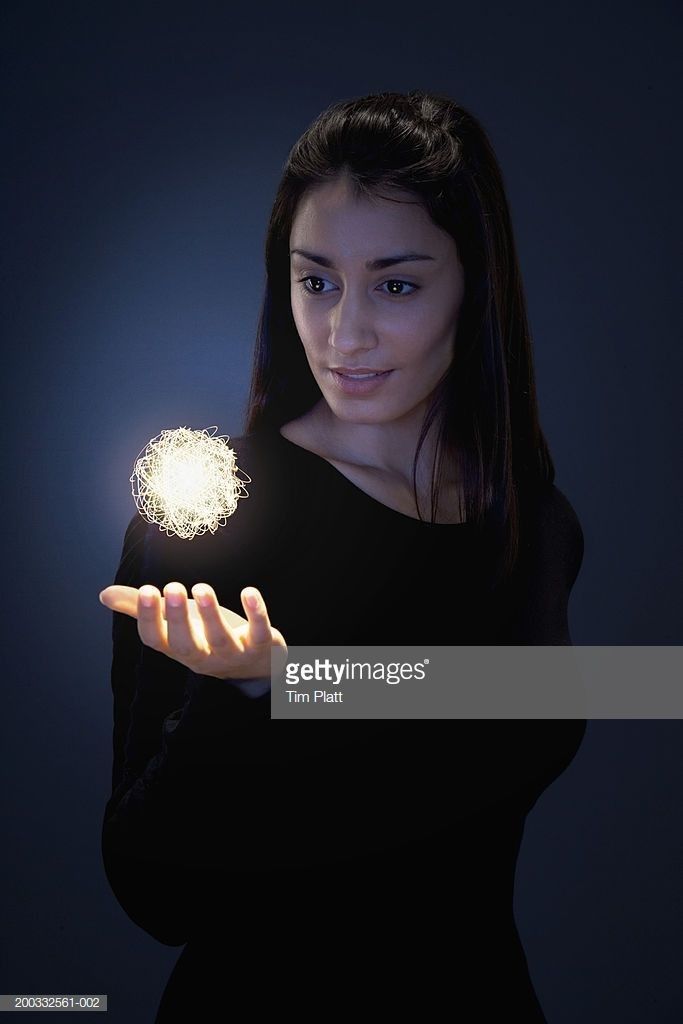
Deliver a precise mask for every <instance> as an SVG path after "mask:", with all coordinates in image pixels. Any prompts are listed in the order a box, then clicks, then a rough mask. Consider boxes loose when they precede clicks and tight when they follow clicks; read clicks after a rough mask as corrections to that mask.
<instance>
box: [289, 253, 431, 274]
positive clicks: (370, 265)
mask: <svg viewBox="0 0 683 1024" xmlns="http://www.w3.org/2000/svg"><path fill="white" fill-rule="evenodd" d="M295 254H296V255H299V256H303V257H304V258H305V259H307V260H311V262H312V263H319V264H320V266H321V267H328V268H329V269H330V270H336V269H337V268H336V267H335V265H334V263H333V262H332V260H329V259H328V258H327V257H326V256H317V255H316V254H315V253H312V252H306V251H305V250H304V249H290V250H289V255H290V256H294V255H295ZM434 259H436V257H435V256H427V255H425V254H424V253H420V252H402V253H399V254H398V255H397V256H382V257H381V258H380V259H377V260H367V262H366V264H365V266H366V268H367V269H368V270H384V268H385V267H393V266H394V264H396V263H412V262H413V261H415V260H434Z"/></svg>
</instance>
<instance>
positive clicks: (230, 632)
mask: <svg viewBox="0 0 683 1024" xmlns="http://www.w3.org/2000/svg"><path fill="white" fill-rule="evenodd" d="M192 595H193V598H194V600H193V599H192V598H188V596H187V591H186V590H185V587H184V586H183V584H182V583H167V584H166V586H165V587H164V594H163V597H162V595H161V594H160V592H159V590H158V589H157V588H156V587H153V586H151V585H149V584H145V585H144V586H142V587H140V588H139V589H138V588H137V587H124V586H119V585H118V584H114V585H113V586H110V587H105V589H104V590H103V591H102V592H101V593H100V601H101V602H102V604H103V605H105V606H106V607H107V608H110V609H111V610H112V611H115V612H122V613H123V614H124V615H130V616H131V617H132V618H134V619H137V622H138V633H139V635H140V639H141V640H142V642H143V644H145V645H146V646H147V647H151V648H153V649H154V650H155V651H160V652H161V653H162V654H166V655H167V656H168V657H169V658H173V659H174V660H175V661H179V662H180V664H181V665H185V666H187V668H189V669H191V670H192V671H193V672H197V673H198V674H200V675H205V676H215V677H216V678H217V679H255V678H263V677H266V676H267V677H270V675H271V653H272V651H273V648H277V649H279V651H280V653H281V654H282V655H283V662H284V660H285V659H286V654H287V645H286V643H285V640H284V637H283V636H282V634H281V633H280V631H279V630H277V629H274V628H273V627H272V626H271V624H270V619H269V617H268V611H267V609H266V604H265V601H264V600H263V597H262V596H261V594H260V593H259V591H258V590H257V589H256V588H255V587H245V589H244V590H243V591H242V592H241V594H240V598H241V600H242V605H243V607H244V611H245V613H246V616H247V617H246V619H245V618H243V617H242V616H241V615H238V614H237V613H236V612H233V611H230V609H228V608H223V607H221V605H219V603H218V599H217V597H216V594H215V592H214V590H213V588H212V587H210V586H209V585H208V584H206V583H196V584H195V585H194V586H193V587H192ZM278 660H279V659H278Z"/></svg>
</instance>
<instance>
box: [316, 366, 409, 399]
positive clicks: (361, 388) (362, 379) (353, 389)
mask: <svg viewBox="0 0 683 1024" xmlns="http://www.w3.org/2000/svg"><path fill="white" fill-rule="evenodd" d="M393 372H394V371H393V370H382V371H379V372H376V373H375V372H370V371H369V370H368V371H363V370H356V371H354V372H353V373H351V372H350V371H347V372H344V373H342V372H341V371H339V370H330V373H331V374H332V380H333V382H334V384H335V385H336V387H338V388H339V390H340V391H341V392H343V394H345V395H370V394H372V393H373V392H374V391H377V390H378V388H381V387H382V384H383V383H384V382H385V381H386V380H387V378H388V377H390V376H391V374H392V373H393Z"/></svg>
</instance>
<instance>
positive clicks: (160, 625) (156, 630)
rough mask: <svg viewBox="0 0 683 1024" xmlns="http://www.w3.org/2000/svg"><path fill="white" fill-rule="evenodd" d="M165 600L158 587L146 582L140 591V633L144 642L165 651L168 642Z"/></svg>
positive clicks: (156, 649)
mask: <svg viewBox="0 0 683 1024" xmlns="http://www.w3.org/2000/svg"><path fill="white" fill-rule="evenodd" d="M162 604H163V601H162V599H161V594H160V593H159V591H158V589H157V588H156V587H153V586H151V584H145V585H144V586H143V587H140V590H139V591H138V633H139V634H140V639H141V640H142V642H143V644H146V645H147V647H153V648H154V650H155V651H163V650H165V649H166V644H167V635H166V633H167V631H166V623H165V622H164V616H163V610H162V607H161V606H162Z"/></svg>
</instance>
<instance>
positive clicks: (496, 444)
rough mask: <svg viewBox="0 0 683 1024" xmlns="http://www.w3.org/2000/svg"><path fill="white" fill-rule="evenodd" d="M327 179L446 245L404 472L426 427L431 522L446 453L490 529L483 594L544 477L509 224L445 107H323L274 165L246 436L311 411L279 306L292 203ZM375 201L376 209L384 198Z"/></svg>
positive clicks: (478, 134)
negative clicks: (421, 225)
mask: <svg viewBox="0 0 683 1024" xmlns="http://www.w3.org/2000/svg"><path fill="white" fill-rule="evenodd" d="M340 174H344V175H346V176H348V179H349V181H350V183H351V185H352V187H353V190H354V191H353V194H354V195H355V196H357V197H366V196H376V195H379V194H380V193H381V192H382V190H384V189H386V188H387V187H388V188H392V187H393V188H398V189H403V190H406V191H408V192H410V193H412V194H414V195H415V196H416V197H417V198H418V199H419V201H421V202H422V204H423V205H424V207H425V209H426V210H427V212H428V213H429V215H430V217H431V219H432V221H433V222H434V223H435V224H436V225H438V226H439V227H441V228H442V229H444V230H445V231H447V232H448V233H449V234H450V235H451V236H452V237H453V239H454V240H455V242H456V245H457V249H458V255H459V258H460V262H461V263H462V266H463V268H464V273H465V294H464V298H463V303H462V306H461V309H460V316H459V321H458V328H457V337H456V343H455V351H454V358H453V362H452V364H451V366H450V368H449V370H448V372H447V373H446V375H445V376H444V378H443V380H442V381H441V383H440V385H439V387H438V388H437V390H436V392H435V394H434V396H433V400H432V402H431V406H430V408H429V409H428V411H427V414H426V416H425V419H424V423H423V427H422V431H421V434H420V438H419V441H418V445H417V450H416V453H415V461H414V464H413V488H414V493H415V501H416V505H417V507H418V515H419V516H420V518H422V515H421V513H420V510H419V501H418V495H417V485H416V478H417V477H416V474H417V463H418V456H419V452H420V449H421V448H422V445H423V444H424V441H425V438H426V436H427V434H428V432H429V430H430V428H431V427H432V426H434V428H435V431H436V435H435V436H436V440H437V443H436V454H435V459H434V464H433V467H432V488H431V520H432V521H434V520H435V518H436V511H437V507H438V500H439V491H440V484H441V480H442V476H443V469H444V460H445V456H446V454H448V456H449V457H450V458H451V459H454V460H455V465H456V467H457V470H458V472H459V480H460V484H461V488H462V494H463V501H464V508H463V506H462V505H461V508H460V515H461V516H463V513H464V517H465V518H466V519H467V520H468V521H474V522H475V523H478V524H479V525H480V526H483V525H484V524H493V525H494V526H495V528H496V532H497V535H498V537H499V540H500V557H499V558H498V561H497V569H496V570H495V571H494V581H493V585H495V584H496V583H497V582H499V581H500V580H501V579H503V578H506V577H508V576H509V574H510V573H511V572H512V569H513V568H514V566H515V564H516V561H517V556H518V551H519V541H520V536H519V508H520V491H521V490H522V489H523V490H524V493H526V491H527V490H528V489H529V488H533V487H534V486H538V485H543V484H545V483H548V484H552V483H553V481H554V478H555V468H554V465H553V461H552V458H551V456H550V451H549V449H548V445H547V442H546V440H545V438H544V436H543V433H542V431H541V427H540V424H539V415H538V404H537V399H536V385H535V376H534V368H533V357H532V341H531V336H530V331H529V324H528V319H527V312H526V302H525V297H524V290H523V285H522V277H521V273H520V268H519V261H518V258H517V252H516V247H515V242H514V237H513V231H512V222H511V217H510V211H509V206H508V201H507V197H506V194H505V188H504V185H503V178H502V174H501V171H500V167H499V165H498V161H497V159H496V156H495V154H494V152H493V149H492V147H491V144H490V142H489V140H488V138H487V136H486V134H485V132H484V129H483V128H482V126H481V124H480V123H479V122H478V121H477V120H476V118H474V117H473V116H472V115H471V114H470V113H468V112H467V111H466V110H464V109H463V108H462V107H461V106H459V105H458V104H457V103H455V102H454V101H453V100H451V99H449V98H448V97H445V96H440V95H434V94H433V93H426V92H422V91H419V90H414V91H412V92H409V93H407V94H403V93H393V92H385V93H379V94H375V95H370V96H364V97H361V98H358V99H350V100H344V101H341V102H339V103H334V104H333V105H332V106H330V107H328V108H327V109H326V110H324V111H323V112H322V113H321V114H320V115H319V116H318V117H317V118H316V119H315V120H314V121H313V123H312V124H311V125H310V126H309V127H308V128H307V129H306V131H305V132H304V133H303V135H302V136H301V137H300V138H299V140H298V141H297V142H296V143H295V145H294V146H293V148H292V150H291V151H290V153H289V156H288V158H287V160H286V162H285V166H284V171H283V175H282V178H281V180H280V184H279V186H278V190H277V194H276V197H275V202H274V204H273V209H272V212H271V216H270V222H269V225H268V233H267V237H266V246H265V255H266V274H267V280H266V292H265V297H264V300H263V305H262V308H261V313H260V317H259V323H258V334H257V342H256V350H255V355H254V366H253V374H252V381H251V391H250V395H249V404H248V410H247V423H246V429H247V432H257V431H261V430H277V429H278V428H279V427H280V426H282V425H283V424H284V423H287V422H288V421H289V420H291V419H295V418H297V417H298V416H301V415H302V414H303V413H304V412H306V411H307V410H308V409H310V408H311V407H312V406H313V405H314V404H315V403H316V402H317V401H319V400H320V398H321V391H320V389H319V387H318V385H317V383H316V381H315V378H314V377H313V374H312V373H311V370H310V367H309V365H308V361H307V359H306V356H305V353H304V349H303V345H302V343H301V340H300V338H299V335H298V332H297V330H296V326H295V323H294V318H293V315H292V308H291V301H290V260H289V236H290V231H291V227H292V222H293V220H294V216H295V213H296V209H297V205H298V203H299V200H300V199H301V197H302V195H303V193H304V192H305V190H306V189H307V188H308V187H309V186H311V185H314V184H318V183H321V182H325V181H329V180H330V179H331V178H334V177H337V176H338V175H340ZM385 198H386V197H385Z"/></svg>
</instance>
